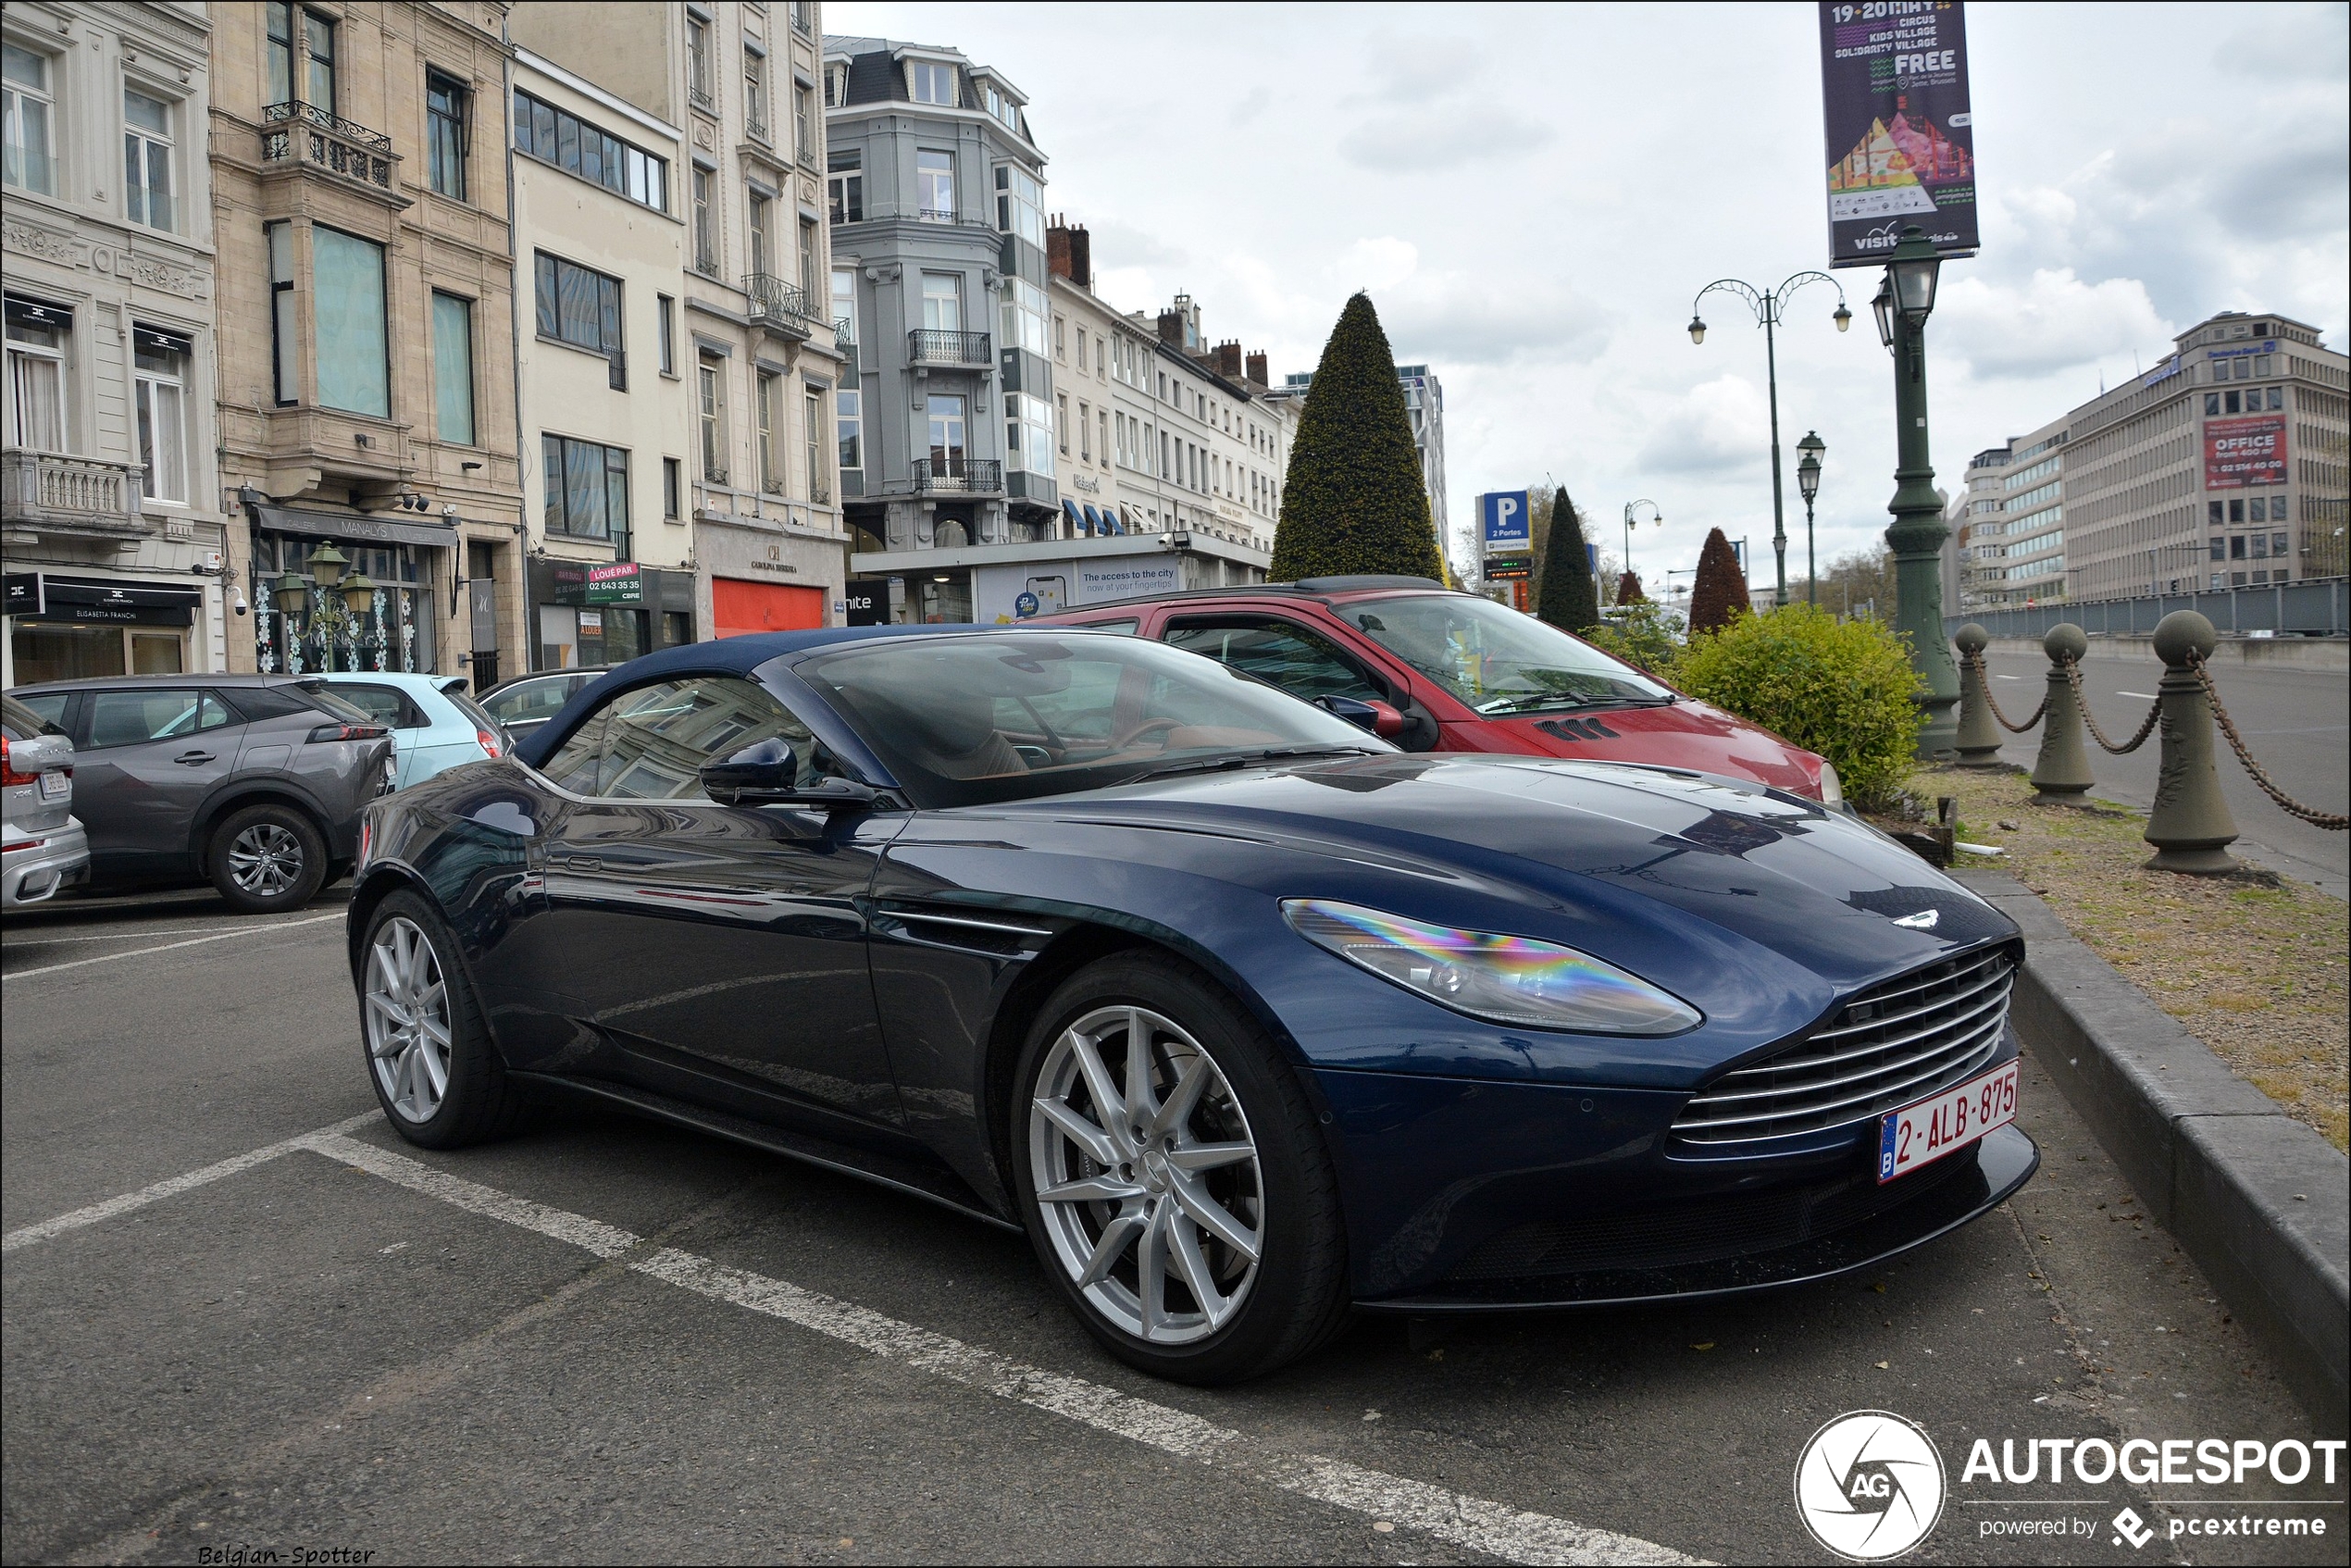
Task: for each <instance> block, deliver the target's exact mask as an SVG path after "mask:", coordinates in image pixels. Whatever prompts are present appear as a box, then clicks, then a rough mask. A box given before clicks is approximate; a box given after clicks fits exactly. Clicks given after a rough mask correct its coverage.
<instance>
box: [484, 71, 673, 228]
mask: <svg viewBox="0 0 2351 1568" xmlns="http://www.w3.org/2000/svg"><path fill="white" fill-rule="evenodd" d="M515 150H516V152H518V153H527V154H529V156H532V157H534V158H537V159H538V160H539V161H540V162H541V163H550V164H553V165H554V166H555V167H556V168H560V169H562V170H564V171H565V172H566V173H567V174H577V175H578V176H579V177H580V178H581V179H583V180H592V181H593V182H595V183H596V184H599V185H602V186H603V188H604V189H605V190H607V191H610V192H612V193H615V194H616V195H622V196H626V197H628V199H629V200H630V201H632V202H635V203H636V204H637V205H640V206H648V207H651V208H653V210H654V211H655V212H667V211H668V210H669V160H668V159H667V158H665V157H663V156H660V155H659V154H656V153H649V152H647V151H645V150H644V149H643V148H642V147H640V146H637V145H635V144H633V143H628V142H624V141H622V140H621V139H620V138H619V137H617V136H607V135H606V134H604V132H603V131H599V130H598V129H597V128H596V127H594V126H592V125H591V124H589V123H588V122H586V121H585V120H582V119H580V118H578V116H576V115H572V114H569V113H566V111H565V110H562V109H559V108H557V107H555V106H554V105H553V104H550V103H547V102H545V101H543V100H541V99H538V98H534V97H532V96H531V95H530V94H529V93H516V94H515Z"/></svg>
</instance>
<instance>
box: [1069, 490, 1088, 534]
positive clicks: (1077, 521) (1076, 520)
mask: <svg viewBox="0 0 2351 1568" xmlns="http://www.w3.org/2000/svg"><path fill="white" fill-rule="evenodd" d="M1062 510H1063V511H1064V512H1066V513H1068V514H1069V526H1070V527H1071V528H1072V529H1076V531H1077V532H1079V533H1091V532H1093V531H1094V529H1093V525H1092V524H1090V523H1088V521H1087V520H1086V519H1085V518H1084V517H1083V516H1079V514H1078V511H1077V503H1076V502H1075V501H1072V500H1071V499H1070V498H1069V497H1068V496H1066V495H1064V496H1063V497H1062Z"/></svg>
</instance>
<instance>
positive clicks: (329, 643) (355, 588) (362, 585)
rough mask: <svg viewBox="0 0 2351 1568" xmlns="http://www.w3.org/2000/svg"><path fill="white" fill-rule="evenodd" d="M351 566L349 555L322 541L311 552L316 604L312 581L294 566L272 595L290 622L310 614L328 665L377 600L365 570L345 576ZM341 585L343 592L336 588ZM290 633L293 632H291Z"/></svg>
mask: <svg viewBox="0 0 2351 1568" xmlns="http://www.w3.org/2000/svg"><path fill="white" fill-rule="evenodd" d="M350 565H351V561H350V559H349V557H347V556H345V555H344V554H343V553H342V551H340V550H338V549H336V548H335V547H334V546H333V545H332V544H322V545H320V546H319V547H318V548H317V549H316V550H314V551H312V552H311V553H310V580H311V581H315V582H317V585H318V588H319V590H320V595H319V597H318V599H317V602H316V603H315V604H314V603H313V601H312V599H311V595H310V581H305V580H304V579H302V578H301V577H300V576H298V575H296V574H295V573H294V572H293V571H292V570H291V569H289V570H287V571H286V572H284V573H282V574H280V577H279V579H278V586H277V588H276V589H275V590H274V591H273V592H272V594H271V597H272V598H274V599H275V600H276V601H277V604H278V609H279V611H280V614H282V615H284V616H286V617H287V618H288V620H289V622H291V621H292V617H293V616H299V615H304V614H307V615H308V616H309V617H310V624H311V626H312V627H313V628H316V629H317V630H318V631H319V632H321V633H323V634H324V635H325V638H326V647H325V649H323V650H322V653H324V655H325V657H326V660H327V662H328V663H329V664H330V665H331V664H332V662H333V649H334V644H335V641H336V639H338V638H341V639H342V640H344V641H351V640H352V639H354V638H355V637H356V636H357V629H358V621H359V617H360V616H362V615H364V614H366V613H367V608H368V606H369V605H370V604H373V603H374V602H375V597H376V585H375V583H374V582H373V581H372V580H370V579H369V578H368V576H367V573H365V572H354V573H352V574H351V576H350V577H349V578H348V579H346V578H345V577H344V576H343V572H344V569H345V568H346V567H348V566H350ZM338 587H340V589H341V591H340V592H338V591H337V589H338ZM290 635H291V632H290Z"/></svg>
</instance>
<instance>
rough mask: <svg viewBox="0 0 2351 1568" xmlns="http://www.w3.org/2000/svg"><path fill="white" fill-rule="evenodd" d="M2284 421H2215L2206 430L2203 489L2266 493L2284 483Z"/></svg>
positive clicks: (2210, 422) (2207, 425)
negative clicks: (2260, 491)
mask: <svg viewBox="0 0 2351 1568" xmlns="http://www.w3.org/2000/svg"><path fill="white" fill-rule="evenodd" d="M2285 477H2286V476H2285V421H2284V420H2283V419H2213V420H2209V421H2208V422H2207V423H2206V424H2205V427H2204V488H2205V489H2207V490H2255V489H2260V490H2267V489H2270V488H2273V487H2275V486H2278V485H2282V484H2283V483H2285Z"/></svg>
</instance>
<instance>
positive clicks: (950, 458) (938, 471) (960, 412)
mask: <svg viewBox="0 0 2351 1568" xmlns="http://www.w3.org/2000/svg"><path fill="white" fill-rule="evenodd" d="M925 406H926V408H927V412H928V414H929V417H930V464H931V469H930V471H931V477H932V478H934V479H938V478H941V477H944V476H947V475H960V474H961V473H963V471H964V457H965V456H966V455H967V454H968V452H969V448H968V447H967V446H966V444H965V439H964V400H963V399H962V398H960V397H942V396H939V394H937V393H933V394H932V395H931V396H930V397H929V398H927V400H926V402H925Z"/></svg>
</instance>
